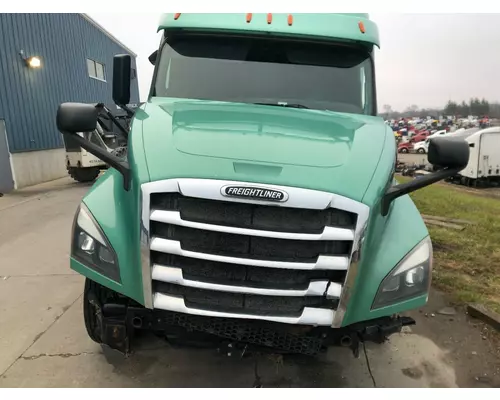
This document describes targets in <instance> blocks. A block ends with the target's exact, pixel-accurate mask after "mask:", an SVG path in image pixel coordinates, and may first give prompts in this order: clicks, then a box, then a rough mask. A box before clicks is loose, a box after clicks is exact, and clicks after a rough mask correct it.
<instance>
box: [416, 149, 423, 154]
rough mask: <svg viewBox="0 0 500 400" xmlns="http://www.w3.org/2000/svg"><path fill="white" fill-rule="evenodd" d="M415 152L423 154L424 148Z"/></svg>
mask: <svg viewBox="0 0 500 400" xmlns="http://www.w3.org/2000/svg"><path fill="white" fill-rule="evenodd" d="M417 153H420V154H424V153H425V150H424V149H418V150H417Z"/></svg>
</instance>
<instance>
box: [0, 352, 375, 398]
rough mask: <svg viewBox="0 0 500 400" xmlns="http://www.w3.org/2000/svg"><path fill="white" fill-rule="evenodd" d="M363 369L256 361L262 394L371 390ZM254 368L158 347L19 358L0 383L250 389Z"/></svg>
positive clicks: (249, 363)
mask: <svg viewBox="0 0 500 400" xmlns="http://www.w3.org/2000/svg"><path fill="white" fill-rule="evenodd" d="M343 361H345V360H342V362H343ZM351 361H352V360H351ZM356 361H358V360H356ZM363 364H364V362H363V361H359V362H358V363H356V362H355V363H353V365H356V367H355V369H356V370H357V371H354V370H353V369H350V370H349V368H347V369H346V368H344V367H343V366H342V365H341V363H340V360H339V359H337V360H336V361H331V360H329V357H326V358H325V359H324V360H312V359H310V358H298V357H294V358H290V359H287V358H285V359H284V360H283V364H279V363H277V362H276V360H275V359H274V358H273V357H272V356H259V358H258V368H257V371H258V375H259V376H260V383H261V384H262V385H263V387H265V388H269V387H275V388H278V387H280V388H282V387H364V386H367V387H370V386H371V385H372V384H371V378H370V377H369V376H368V375H367V373H366V365H363ZM254 367H255V358H253V357H251V358H244V359H234V358H228V357H223V356H221V355H218V354H216V353H215V352H214V351H213V350H193V349H175V348H171V347H168V346H167V345H162V346H161V347H160V348H157V349H150V350H141V351H139V352H138V353H136V354H134V355H133V356H131V357H130V358H128V359H125V358H123V357H122V356H121V355H119V354H116V353H113V352H109V353H108V352H105V353H83V354H76V355H70V354H61V355H53V356H51V355H45V356H40V357H23V358H22V359H20V360H19V361H18V362H16V364H15V365H14V366H13V367H12V368H11V369H9V371H8V372H7V373H6V374H5V375H4V376H3V377H2V378H0V387H253V386H254V385H255V384H256V378H255V373H254ZM27 371H29V374H27V373H26V372H27ZM360 372H361V373H360Z"/></svg>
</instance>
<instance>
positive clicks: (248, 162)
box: [132, 98, 386, 201]
mask: <svg viewBox="0 0 500 400" xmlns="http://www.w3.org/2000/svg"><path fill="white" fill-rule="evenodd" d="M139 121H140V122H141V123H139V124H136V123H134V126H133V132H132V134H133V135H135V134H136V132H137V131H138V130H139V129H140V128H138V127H137V125H139V126H141V127H142V140H143V146H144V153H145V159H146V162H147V169H148V172H149V178H150V180H151V181H156V180H162V179H169V178H209V179H224V180H237V181H245V182H259V183H267V184H277V185H283V186H296V187H303V188H309V189H316V190H324V191H330V192H334V193H338V194H341V195H344V196H346V197H349V198H352V199H355V200H358V201H361V200H362V198H363V195H364V194H365V192H366V189H367V188H368V185H369V184H370V181H371V179H372V177H373V174H374V171H375V170H376V167H377V165H378V163H379V159H380V156H381V154H382V150H383V147H384V142H385V138H386V129H385V125H384V124H383V121H382V120H381V119H380V118H376V117H369V116H362V115H353V114H340V113H333V112H330V111H316V110H303V109H292V108H284V107H272V106H260V105H250V104H235V103H221V102H210V101H199V100H171V99H160V98H155V99H153V100H152V101H151V102H149V103H147V104H146V105H145V106H144V108H143V111H141V112H140V113H137V114H136V122H139ZM137 133H139V134H140V132H137ZM134 151H137V149H134Z"/></svg>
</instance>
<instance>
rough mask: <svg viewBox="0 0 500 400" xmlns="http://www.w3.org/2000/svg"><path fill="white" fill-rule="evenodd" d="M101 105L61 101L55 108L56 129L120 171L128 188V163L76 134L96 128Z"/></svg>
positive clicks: (125, 186)
mask: <svg viewBox="0 0 500 400" xmlns="http://www.w3.org/2000/svg"><path fill="white" fill-rule="evenodd" d="M101 106H102V105H101V104H97V105H93V104H83V103H62V104H61V105H60V106H59V107H58V109H57V116H56V124H57V129H58V130H59V131H60V132H61V133H62V134H63V135H66V136H69V137H70V138H71V141H72V142H74V143H76V144H77V145H79V146H80V147H82V148H84V149H85V150H87V151H88V152H89V153H91V154H93V155H94V156H96V157H97V158H99V159H101V160H102V161H104V162H105V163H107V164H108V165H109V166H110V167H113V168H115V169H116V170H117V171H118V172H120V173H121V174H122V175H123V187H124V188H125V190H129V188H130V179H131V174H130V167H129V165H128V163H127V162H125V161H123V160H121V159H120V158H118V157H116V156H114V155H112V154H111V153H108V152H107V150H106V149H105V148H102V147H99V146H98V145H96V144H94V143H91V142H90V141H88V140H86V139H84V138H83V137H82V136H80V135H79V134H78V133H79V132H92V131H94V130H95V129H96V128H97V117H98V115H99V111H100V110H101V109H102V107H101Z"/></svg>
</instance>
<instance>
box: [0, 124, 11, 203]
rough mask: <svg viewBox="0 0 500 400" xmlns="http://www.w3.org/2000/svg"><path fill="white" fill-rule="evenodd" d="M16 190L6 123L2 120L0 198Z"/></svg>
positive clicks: (0, 136)
mask: <svg viewBox="0 0 500 400" xmlns="http://www.w3.org/2000/svg"><path fill="white" fill-rule="evenodd" d="M12 189H14V177H13V176H12V168H11V165H10V152H9V143H8V142H7V130H6V129H5V121H4V120H3V119H0V196H1V195H2V194H5V193H9V192H10V191H11V190H12Z"/></svg>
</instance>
